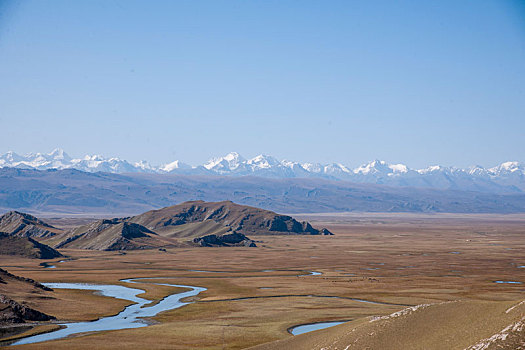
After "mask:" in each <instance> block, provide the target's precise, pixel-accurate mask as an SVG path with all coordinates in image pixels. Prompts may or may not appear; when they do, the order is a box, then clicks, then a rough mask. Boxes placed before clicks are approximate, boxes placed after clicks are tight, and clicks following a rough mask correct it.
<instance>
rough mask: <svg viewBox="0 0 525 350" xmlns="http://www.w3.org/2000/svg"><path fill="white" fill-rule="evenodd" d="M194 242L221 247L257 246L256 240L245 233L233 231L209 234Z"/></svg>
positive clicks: (203, 245)
mask: <svg viewBox="0 0 525 350" xmlns="http://www.w3.org/2000/svg"><path fill="white" fill-rule="evenodd" d="M193 242H194V243H197V244H199V245H200V246H202V247H214V246H215V247H221V246H227V247H231V246H242V247H256V246H257V245H256V244H255V242H254V241H252V240H251V239H249V238H248V237H246V236H245V235H243V234H242V233H238V232H232V233H227V234H224V235H219V236H218V235H207V236H203V237H199V238H195V239H194V240H193Z"/></svg>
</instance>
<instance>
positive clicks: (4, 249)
mask: <svg viewBox="0 0 525 350" xmlns="http://www.w3.org/2000/svg"><path fill="white" fill-rule="evenodd" d="M0 255H16V256H25V257H28V258H37V259H53V258H58V257H61V256H63V255H62V254H60V253H59V252H58V251H56V250H55V249H53V248H51V247H49V246H47V245H45V244H42V243H40V242H37V241H35V240H34V239H32V238H31V237H19V236H11V235H10V234H7V233H5V232H0Z"/></svg>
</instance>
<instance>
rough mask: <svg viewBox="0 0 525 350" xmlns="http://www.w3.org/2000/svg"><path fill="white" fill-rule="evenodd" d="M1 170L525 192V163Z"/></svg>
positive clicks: (232, 159) (34, 158)
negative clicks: (326, 181)
mask: <svg viewBox="0 0 525 350" xmlns="http://www.w3.org/2000/svg"><path fill="white" fill-rule="evenodd" d="M0 167H10V168H22V169H37V170H47V169H59V170H62V169H76V170H81V171H85V172H107V173H116V174H122V173H155V174H181V175H221V176H260V177H266V178H324V179H331V180H344V181H350V182H355V183H372V184H383V185H388V186H396V187H398V186H401V187H427V188H438V189H460V190H468V191H481V192H495V193H513V192H514V193H516V192H525V164H524V163H520V162H517V161H512V162H504V163H501V164H500V165H497V166H495V167H491V168H484V167H481V166H473V167H469V168H466V169H461V168H455V167H443V166H438V165H436V166H429V167H427V168H424V169H411V168H408V167H407V166H406V165H403V164H388V163H386V162H384V161H381V160H374V161H372V162H369V163H368V164H364V165H362V166H360V167H357V168H355V169H351V168H349V167H347V166H345V165H343V164H340V163H332V164H320V163H307V162H303V163H300V162H293V161H287V160H281V161H280V160H278V159H276V158H274V157H272V156H268V155H258V156H256V157H254V158H251V159H246V158H244V157H242V156H241V155H240V154H238V153H236V152H231V153H229V154H227V155H226V156H224V157H217V158H212V159H210V160H209V161H208V162H206V163H204V164H202V165H198V166H191V165H189V164H185V163H182V162H180V161H178V160H176V161H173V162H170V163H167V164H162V165H160V166H152V165H151V164H149V163H148V162H147V161H141V162H137V163H134V164H132V163H129V162H127V161H126V160H122V159H120V158H116V157H113V158H105V157H102V156H99V155H91V156H89V155H87V156H85V157H83V158H78V159H73V158H71V157H70V156H69V155H68V154H67V153H65V152H64V151H63V150H61V149H56V150H54V151H52V152H51V153H47V154H44V153H30V154H27V155H25V156H21V155H19V154H17V153H14V152H7V153H5V154H3V155H1V156H0Z"/></svg>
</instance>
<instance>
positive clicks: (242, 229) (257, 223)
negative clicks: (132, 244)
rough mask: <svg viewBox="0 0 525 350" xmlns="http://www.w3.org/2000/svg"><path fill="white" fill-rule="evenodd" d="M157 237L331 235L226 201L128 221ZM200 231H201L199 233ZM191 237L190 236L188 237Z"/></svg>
mask: <svg viewBox="0 0 525 350" xmlns="http://www.w3.org/2000/svg"><path fill="white" fill-rule="evenodd" d="M127 221H129V222H134V223H137V224H140V225H143V226H145V227H147V228H148V229H150V230H153V231H155V232H157V233H158V234H159V235H165V236H171V237H184V236H188V233H190V232H194V233H196V234H198V235H200V236H202V235H208V234H224V233H226V232H228V231H233V232H238V233H242V234H244V235H331V234H332V233H331V232H330V231H328V230H327V229H321V230H318V229H315V228H313V227H312V226H311V225H310V224H309V223H308V222H306V221H304V222H298V221H297V220H295V219H294V218H292V217H291V216H287V215H279V214H276V213H274V212H272V211H269V210H264V209H259V208H255V207H249V206H246V205H239V204H235V203H233V202H230V201H223V202H204V201H190V202H184V203H182V204H178V205H174V206H171V207H166V208H162V209H158V210H151V211H148V212H145V213H143V214H140V215H137V216H134V217H131V218H129V219H128V220H127ZM203 229H204V230H203ZM190 235H191V234H190Z"/></svg>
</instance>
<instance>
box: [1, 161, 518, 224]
mask: <svg viewBox="0 0 525 350" xmlns="http://www.w3.org/2000/svg"><path fill="white" fill-rule="evenodd" d="M0 188H1V191H0V210H1V211H4V212H7V211H11V210H17V211H24V212H28V213H32V214H33V215H41V214H42V213H48V214H49V213H55V214H57V215H58V214H60V215H62V214H89V215H95V216H100V217H108V216H109V215H112V216H130V215H136V214H139V213H142V212H144V211H147V210H151V209H155V208H160V207H166V206H171V205H173V204H174V203H180V202H184V201H194V200H205V201H209V202H219V201H224V200H231V201H234V202H235V203H239V204H244V205H249V206H255V207H259V208H263V209H268V210H272V211H276V212H282V213H312V212H346V211H362V212H448V213H525V193H523V192H518V193H516V192H512V193H491V192H481V191H465V190H461V189H432V188H417V187H394V186H385V185H377V184H367V183H365V184H357V183H352V182H348V181H334V180H329V179H322V178H285V179H279V178H264V177H255V176H218V175H213V176H202V175H180V174H145V173H130V174H111V173H104V172H96V173H92V172H83V171H80V170H75V169H65V170H55V169H50V170H34V169H16V168H0ZM37 226H38V225H37ZM40 228H43V227H40ZM28 230H29V228H28ZM36 231H37V230H35V232H36ZM44 231H50V230H49V229H48V228H45V229H44ZM31 232H33V230H31ZM42 233H44V232H43V231H42Z"/></svg>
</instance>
